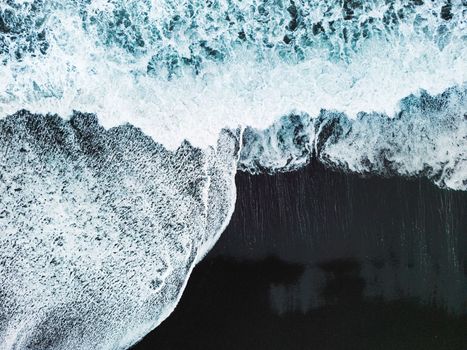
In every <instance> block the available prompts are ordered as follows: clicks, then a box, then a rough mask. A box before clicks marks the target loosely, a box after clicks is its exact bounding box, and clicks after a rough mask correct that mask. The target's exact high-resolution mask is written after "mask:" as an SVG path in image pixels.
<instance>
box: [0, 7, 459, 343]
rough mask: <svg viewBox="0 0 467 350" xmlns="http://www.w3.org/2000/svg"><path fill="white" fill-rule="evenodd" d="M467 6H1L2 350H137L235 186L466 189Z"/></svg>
mask: <svg viewBox="0 0 467 350" xmlns="http://www.w3.org/2000/svg"><path fill="white" fill-rule="evenodd" d="M466 13H467V8H466V6H465V4H464V3H463V2H462V1H436V0H435V1H422V0H412V1H379V0H374V1H365V2H360V1H350V0H342V1H337V0H335V1H329V2H317V1H305V0H295V1H294V0H290V1H289V0H287V1H286V0H273V1H266V0H262V1H259V0H258V1H257V0H224V1H216V0H210V1H197V0H189V1H188V0H186V1H170V0H164V1H157V2H156V1H151V0H138V1H123V0H98V1H90V0H65V1H55V0H49V1H42V0H3V1H2V2H1V3H0V118H1V119H0V281H1V283H0V349H25V348H33V349H126V348H128V347H130V346H131V345H132V344H134V343H135V342H137V341H138V340H139V339H141V338H142V337H143V336H144V335H145V334H147V333H148V332H149V331H151V330H152V329H154V328H155V327H157V325H158V324H159V323H160V322H162V321H163V320H164V319H165V318H166V317H167V316H168V315H169V314H170V313H171V312H172V310H173V309H174V307H175V306H176V304H177V302H178V300H179V298H180V296H181V293H182V292H183V289H184V287H185V285H186V283H187V281H188V277H189V275H190V273H191V271H192V269H193V267H194V266H195V265H196V263H197V262H199V261H200V260H201V259H202V258H203V256H204V255H205V254H206V253H207V252H208V251H209V250H210V248H211V247H212V246H213V245H214V243H215V242H216V241H217V239H218V238H219V236H220V234H221V233H222V231H223V230H224V229H225V227H226V225H227V224H228V222H229V219H230V216H231V215H232V212H233V210H234V206H235V198H236V189H235V174H236V172H237V171H238V170H240V171H248V172H250V173H253V174H256V173H260V172H267V173H275V172H278V171H293V170H295V169H298V168H300V167H303V166H305V165H306V164H308V163H309V162H310V160H311V159H312V158H313V157H315V158H316V159H318V160H319V161H320V162H322V163H323V164H325V165H326V166H328V167H330V168H333V169H338V170H340V171H351V172H357V173H360V174H364V175H373V176H405V177H414V176H424V177H427V178H429V179H430V180H431V181H433V183H434V184H435V185H437V186H440V187H442V188H446V189H447V190H463V191H465V190H467V98H466V91H467V90H466V89H467V86H466V74H467V59H466V57H467V45H466V35H467V30H466V19H465V18H466Z"/></svg>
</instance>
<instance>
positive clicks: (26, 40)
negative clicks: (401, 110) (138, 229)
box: [0, 0, 467, 150]
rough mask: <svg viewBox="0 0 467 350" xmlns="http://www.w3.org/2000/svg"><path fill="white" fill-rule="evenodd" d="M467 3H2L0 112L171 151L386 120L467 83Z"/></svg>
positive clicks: (118, 0) (233, 0)
mask: <svg viewBox="0 0 467 350" xmlns="http://www.w3.org/2000/svg"><path fill="white" fill-rule="evenodd" d="M464 11H465V10H464V7H463V5H462V2H461V1H449V2H444V1H429V2H428V1H427V2H422V1H394V2H389V3H388V2H387V1H376V0H375V1H371V2H367V1H365V2H360V1H340V0H339V1H333V2H324V3H323V2H309V1H285V0H283V1H282V0H281V1H275V2H269V1H257V0H250V1H236V0H229V1H222V2H221V1H208V2H206V1H194V0H191V1H184V2H179V1H170V0H164V1H158V2H157V4H156V3H154V2H152V1H141V0H140V1H123V0H112V1H111V0H108V1H106V0H102V1H96V2H94V1H93V2H89V1H85V0H81V1H78V0H66V1H62V0H61V1H39V0H34V1H13V0H8V1H6V2H3V3H2V4H0V19H1V21H0V37H1V40H2V44H1V45H0V46H1V47H2V51H1V53H0V60H1V62H2V64H1V65H0V115H2V116H3V117H5V116H6V115H9V114H13V113H15V112H16V111H18V110H21V109H27V110H29V111H31V112H34V113H41V114H46V113H49V112H53V113H58V114H59V115H61V116H63V117H66V116H71V115H72V113H73V110H79V111H83V112H91V113H95V114H97V115H99V118H100V122H101V123H102V124H103V125H104V126H105V127H113V126H118V125H121V124H124V123H125V122H129V123H131V124H133V125H135V126H137V127H139V128H141V129H142V130H143V131H144V132H145V133H146V134H148V135H150V136H151V137H153V138H154V139H155V140H157V141H158V142H160V143H162V144H163V145H164V146H166V147H168V148H170V149H172V150H174V149H176V148H177V147H178V145H179V144H180V143H181V142H182V141H183V140H184V139H187V140H189V141H190V142H191V143H192V144H193V145H195V146H199V147H207V146H209V145H211V146H212V145H215V144H216V140H217V135H218V133H219V131H220V130H221V129H222V128H224V127H231V128H236V127H237V126H239V125H241V126H247V125H249V126H252V127H255V128H266V127H268V126H269V125H271V124H272V123H273V122H274V121H275V120H276V119H278V118H279V117H281V116H283V115H287V114H289V113H291V112H297V113H307V114H309V115H317V114H318V113H319V111H320V110H321V109H322V108H324V109H328V110H338V111H341V112H343V113H346V114H347V115H348V116H349V117H355V116H356V115H357V114H358V113H359V112H361V111H366V112H372V111H375V112H381V113H386V114H389V115H392V114H393V113H394V112H395V111H396V110H397V104H398V102H399V101H400V100H401V99H402V98H404V97H406V96H408V95H410V94H412V93H418V92H419V91H420V89H424V90H426V91H428V92H429V93H430V94H439V93H442V92H443V91H444V90H445V89H447V88H449V87H450V86H454V85H460V84H462V83H463V82H464V81H466V72H467V69H465V59H463V58H464V57H466V56H467V52H466V50H467V46H466V45H465V28H464V26H465V24H464V22H463V18H464Z"/></svg>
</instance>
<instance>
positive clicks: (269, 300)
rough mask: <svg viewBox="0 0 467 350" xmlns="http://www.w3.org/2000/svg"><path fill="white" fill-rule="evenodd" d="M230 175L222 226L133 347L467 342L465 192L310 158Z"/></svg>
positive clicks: (449, 345)
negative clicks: (230, 204)
mask: <svg viewBox="0 0 467 350" xmlns="http://www.w3.org/2000/svg"><path fill="white" fill-rule="evenodd" d="M236 180H237V190H238V199H237V205H236V210H235V213H234V215H233V217H232V220H231V222H230V225H229V227H228V228H227V230H226V232H224V234H223V236H222V237H221V239H220V240H219V242H218V243H217V245H216V246H215V248H214V249H213V251H212V252H211V253H210V254H209V255H208V256H207V257H206V258H205V260H204V261H203V262H201V263H200V264H199V265H198V266H197V267H196V268H195V270H194V272H193V274H192V276H191V278H190V281H189V282H188V286H187V288H186V290H185V292H184V294H183V297H182V299H181V302H180V304H179V305H178V306H177V308H176V310H175V312H174V313H173V314H172V315H171V316H170V317H169V318H168V319H167V320H166V321H164V322H163V323H162V324H161V326H160V327H158V328H157V329H156V330H154V331H153V332H152V333H151V334H149V335H148V336H147V337H146V338H145V339H144V340H143V341H142V342H140V343H139V344H138V345H136V346H135V347H134V349H158V350H160V349H265V350H266V349H281V350H282V349H285V350H294V349H318V350H321V349H323V350H328V349H359V350H360V349H371V350H377V349H391V350H399V349H410V350H415V349H423V350H429V349H436V350H439V349H446V350H448V349H449V350H457V349H459V350H465V349H467V193H465V192H456V191H451V190H442V189H439V188H437V187H436V186H435V185H433V184H432V183H431V182H429V181H427V180H425V179H403V178H388V179H384V178H381V177H370V178H361V177H359V176H356V175H352V174H344V173H341V172H333V171H331V170H327V169H324V168H323V167H322V166H320V165H319V164H316V163H313V164H311V165H309V166H308V167H306V168H305V169H302V170H300V171H297V172H293V173H285V174H277V175H273V176H270V175H260V176H251V175H248V174H245V173H239V174H238V175H237V179H236Z"/></svg>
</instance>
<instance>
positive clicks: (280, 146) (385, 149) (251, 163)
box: [238, 87, 467, 191]
mask: <svg viewBox="0 0 467 350" xmlns="http://www.w3.org/2000/svg"><path fill="white" fill-rule="evenodd" d="M466 94H467V90H466V88H465V87H457V88H451V89H448V90H446V91H445V92H444V93H442V94H439V95H436V96H431V95H429V94H427V93H426V92H424V93H422V94H421V95H420V96H414V95H412V96H408V97H406V98H405V99H403V100H402V101H401V102H400V111H399V112H398V113H397V114H396V115H395V116H394V117H391V118H390V117H388V116H386V115H382V114H377V113H359V115H358V116H357V118H356V119H351V118H349V117H348V116H346V115H345V114H344V113H339V112H336V111H326V110H323V111H321V113H320V114H319V115H318V116H317V117H316V118H313V117H310V116H309V115H307V114H301V115H290V116H285V117H282V118H281V119H279V121H277V122H276V123H275V124H273V125H272V126H271V127H269V128H266V129H263V130H260V129H254V128H251V127H249V128H247V129H246V130H245V131H244V133H243V147H242V152H241V155H240V160H239V165H238V167H239V169H240V170H243V171H248V172H250V173H252V174H257V173H261V172H267V173H275V172H278V171H291V170H295V169H298V168H301V167H302V166H304V165H306V164H308V163H309V162H310V160H311V158H312V157H316V158H317V159H318V160H319V161H320V162H321V163H323V164H325V165H326V166H328V167H331V168H336V169H340V170H345V171H352V172H357V173H360V174H363V175H365V174H374V175H382V176H391V175H392V176H394V175H399V176H426V177H428V178H430V179H431V180H433V182H434V183H436V184H437V185H438V186H440V187H443V188H451V189H456V190H464V191H465V190H467V152H466V150H467V98H466Z"/></svg>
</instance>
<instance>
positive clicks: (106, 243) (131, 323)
mask: <svg viewBox="0 0 467 350" xmlns="http://www.w3.org/2000/svg"><path fill="white" fill-rule="evenodd" d="M237 139H238V136H236V135H235V134H232V133H230V132H228V131H225V132H223V133H222V134H221V136H220V138H219V142H218V146H217V147H216V148H210V149H207V150H204V151H201V150H199V149H196V148H193V147H192V146H191V145H189V144H188V143H184V144H183V145H181V146H180V147H179V148H178V149H177V150H176V151H167V150H165V148H164V147H163V146H161V145H160V144H157V143H155V142H154V141H153V140H152V139H151V138H149V137H148V136H146V135H144V134H143V133H142V132H141V131H140V130H138V129H136V128H134V127H132V126H129V125H125V126H121V127H117V128H113V129H110V130H107V131H106V130H104V128H102V126H100V125H99V124H98V123H97V119H96V117H95V116H92V115H83V114H75V115H74V116H73V117H72V118H71V119H70V120H69V121H64V120H63V119H61V118H59V117H57V116H53V115H47V116H40V115H32V114H30V113H28V112H26V111H22V112H19V113H17V114H16V115H13V116H10V117H8V118H6V119H4V120H2V121H0V154H1V157H0V180H1V181H0V203H1V206H0V208H1V209H0V232H1V234H0V276H1V280H2V283H1V286H0V300H1V302H0V343H1V344H2V346H1V347H2V349H25V348H34V349H45V348H47V349H126V348H128V347H129V346H131V345H132V344H133V343H134V342H135V341H137V340H139V339H140V338H142V337H143V336H144V335H145V334H146V333H148V332H149V331H150V330H152V329H153V328H154V327H156V326H157V325H158V323H160V322H161V321H162V320H163V319H165V318H166V317H167V316H168V314H170V313H171V312H172V310H173V308H174V307H175V305H176V303H177V301H178V299H179V298H180V296H181V293H182V291H183V289H184V286H185V284H186V281H187V279H188V276H189V274H190V272H191V270H192V268H193V267H194V265H195V264H196V263H197V262H198V261H199V260H200V259H201V258H202V257H203V256H204V254H205V253H206V252H207V251H208V250H209V249H210V248H211V246H212V245H213V244H214V242H216V240H217V238H218V237H219V235H220V233H221V232H222V231H223V230H224V228H225V226H226V225H227V223H228V221H229V220H230V216H231V214H232V211H233V208H234V203H235V197H236V192H235V182H234V175H235V172H236V154H237V153H238V149H239V145H238V142H237Z"/></svg>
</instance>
